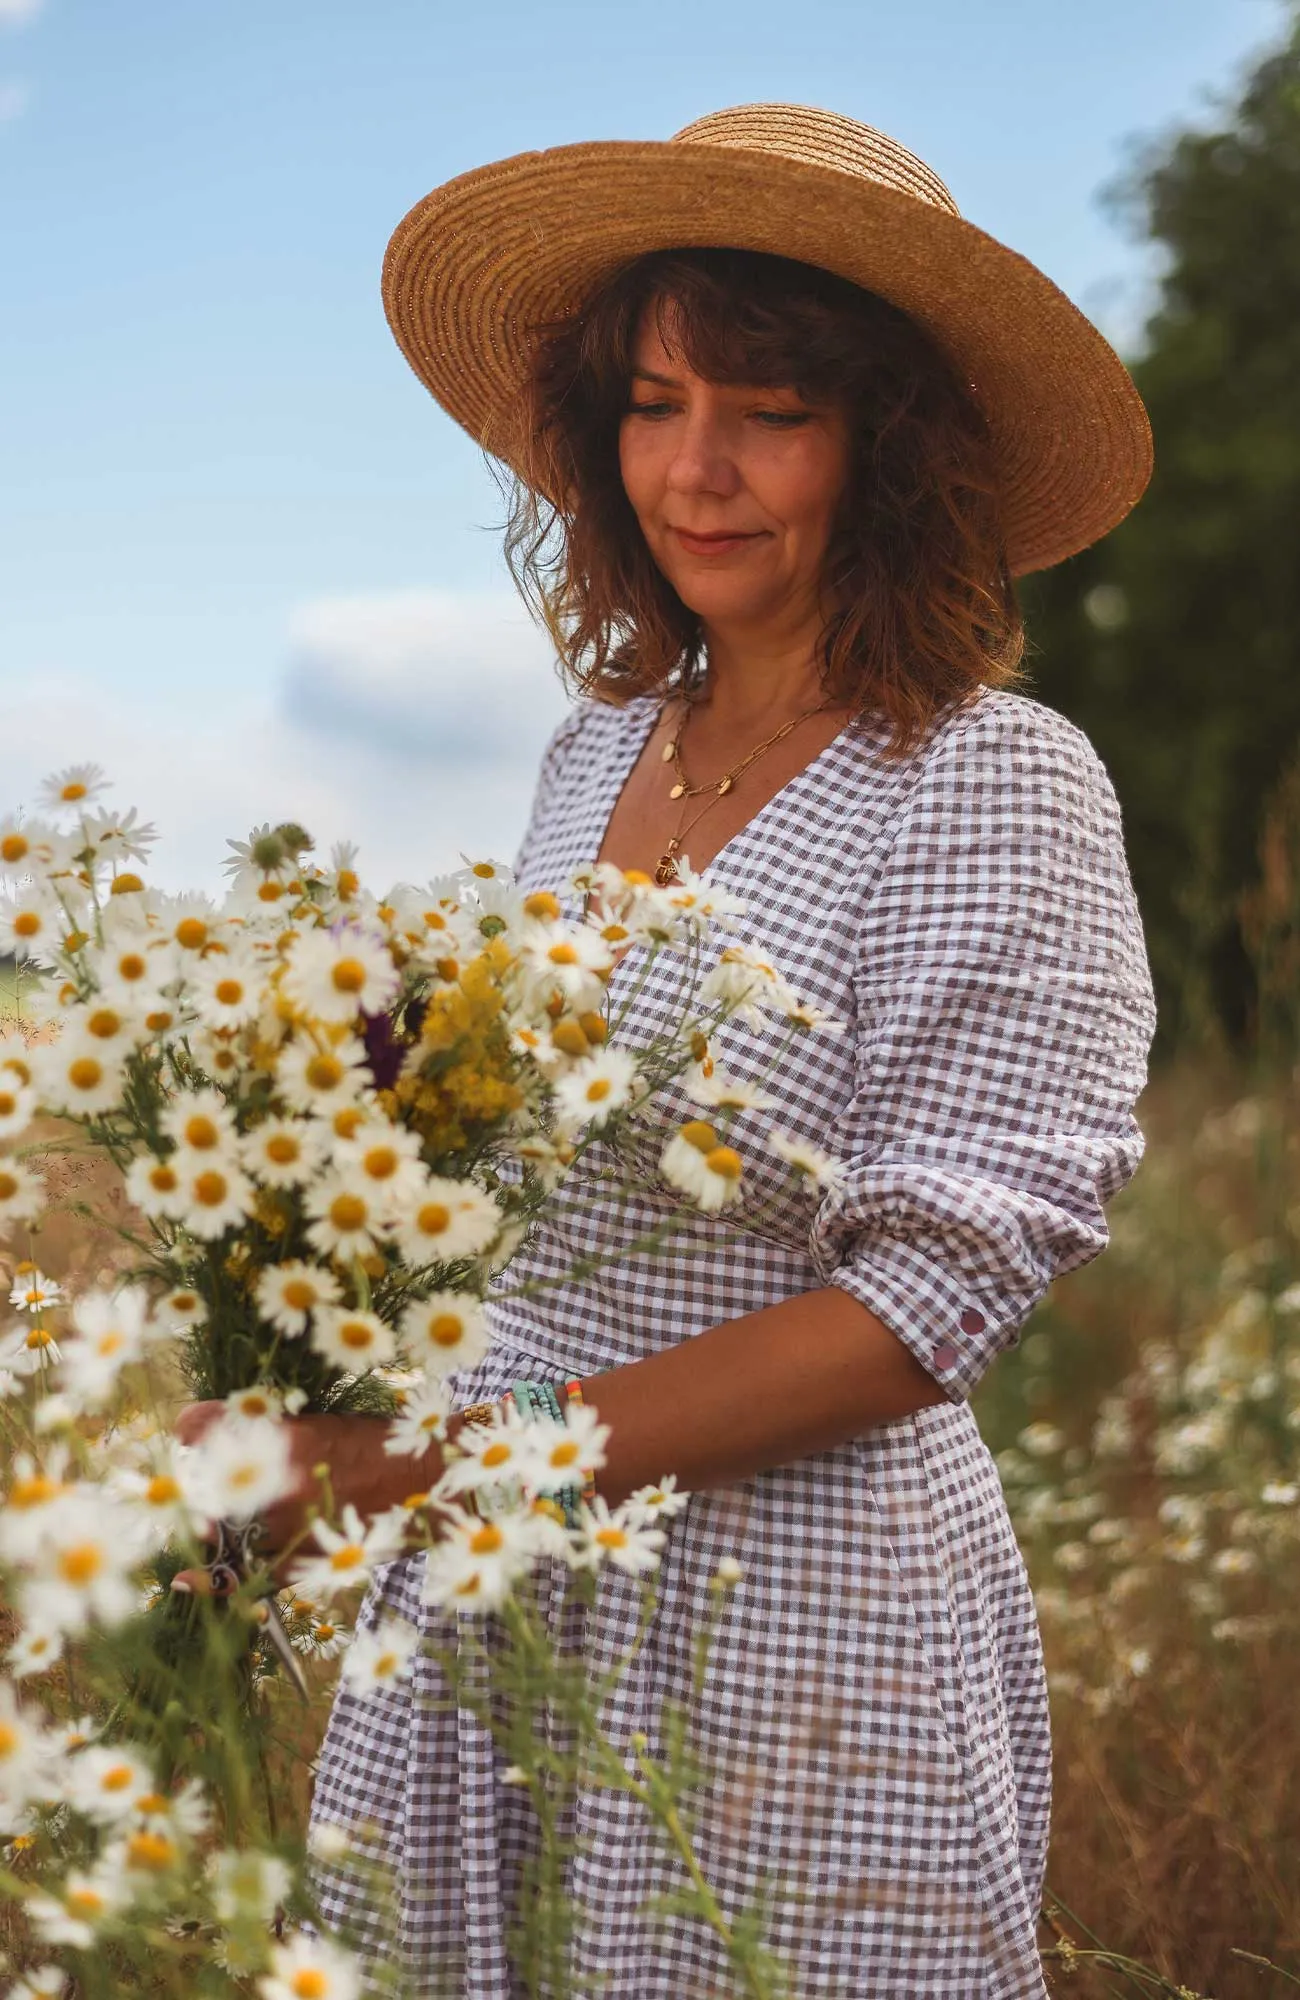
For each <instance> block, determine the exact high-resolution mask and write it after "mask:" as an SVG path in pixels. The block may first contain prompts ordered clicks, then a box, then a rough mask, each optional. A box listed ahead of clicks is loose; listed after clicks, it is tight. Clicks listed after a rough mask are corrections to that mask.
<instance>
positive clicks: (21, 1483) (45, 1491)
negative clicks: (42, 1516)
mask: <svg viewBox="0 0 1300 2000" xmlns="http://www.w3.org/2000/svg"><path fill="white" fill-rule="evenodd" d="M63 1490H64V1489H63V1484H62V1482H61V1481H60V1480H57V1479H49V1478H47V1476H46V1475H45V1473H43V1472H34V1473H33V1474H32V1476H31V1478H30V1479H15V1481H14V1483H13V1485H12V1486H11V1487H10V1489H9V1505H10V1506H11V1507H43V1506H44V1505H45V1503H46V1501H47V1500H53V1499H55V1498H56V1496H57V1495H58V1494H60V1493H62V1492H63Z"/></svg>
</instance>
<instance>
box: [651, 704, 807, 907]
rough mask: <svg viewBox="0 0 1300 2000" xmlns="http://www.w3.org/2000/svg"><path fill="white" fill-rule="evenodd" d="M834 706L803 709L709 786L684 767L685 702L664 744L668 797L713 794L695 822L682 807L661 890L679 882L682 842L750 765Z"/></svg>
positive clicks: (664, 859) (664, 858)
mask: <svg viewBox="0 0 1300 2000" xmlns="http://www.w3.org/2000/svg"><path fill="white" fill-rule="evenodd" d="M832 706H833V704H832V703H831V702H830V701H819V702H818V703H817V705H816V707H815V708H805V709H803V710H802V711H801V713H800V714H798V715H794V716H791V718H790V720H789V722H783V723H782V725H781V727H780V728H779V729H778V730H775V731H774V732H773V734H772V735H771V736H768V737H765V738H764V740H763V742H761V743H757V744H755V746H754V748H753V749H752V750H751V751H749V753H748V754H747V755H746V756H744V757H742V758H741V760H740V762H739V763H738V764H733V765H732V767H731V769H730V770H729V771H724V772H723V774H722V776H721V777H720V778H711V779H710V780H709V782H708V784H707V785H693V784H691V782H690V780H689V779H688V778H687V776H686V772H685V770H684V768H683V766H682V744H683V742H684V740H685V737H686V725H687V722H688V721H689V720H690V714H691V703H690V701H689V700H687V699H683V701H682V705H681V717H680V719H679V721H678V724H677V727H676V729H674V731H673V733H672V735H671V736H670V737H669V739H668V741H667V742H666V743H665V744H664V747H663V751H662V753H661V754H662V757H663V761H664V763H665V764H671V765H672V767H673V779H674V782H673V785H672V787H671V789H670V790H669V793H668V796H669V798H670V799H682V800H683V801H689V800H691V799H698V798H703V796H704V794H705V793H706V792H708V793H710V794H711V796H710V798H709V799H708V800H707V802H706V803H705V804H704V805H702V806H701V807H700V810H699V811H698V812H697V813H696V814H695V816H694V818H693V819H691V820H689V821H687V819H686V804H685V803H684V804H683V806H682V813H681V818H680V819H679V820H678V822H677V831H676V833H675V834H673V836H672V838H671V840H670V841H669V842H668V845H667V847H666V848H665V849H664V851H663V853H662V854H661V855H660V856H659V859H658V861H657V863H656V864H655V871H654V873H655V881H656V882H657V883H658V884H659V886H660V888H661V889H667V888H668V887H669V886H670V885H671V884H672V883H673V882H676V881H678V880H679V876H678V873H677V860H678V856H679V855H680V854H681V851H682V842H683V841H684V840H685V838H686V836H687V834H688V833H690V831H691V830H692V828H693V827H696V826H698V825H699V823H700V821H701V820H702V819H703V818H704V815H705V813H706V812H711V811H712V810H713V807H714V806H715V805H716V804H717V803H718V800H719V799H724V798H725V797H726V796H727V793H728V792H729V791H730V790H731V789H732V787H733V785H734V784H735V782H736V780H737V778H738V777H739V776H740V775H741V773H742V772H743V771H747V770H748V769H749V767H750V765H751V764H754V763H757V761H758V759H759V758H760V757H761V756H762V755H763V753H764V752H765V751H767V750H771V749H774V748H775V746H776V745H777V744H778V743H782V742H784V740H785V738H786V737H787V736H788V735H789V734H790V732H791V731H792V730H794V729H797V728H798V727H799V724H800V723H801V722H807V721H808V719H809V717H810V716H813V715H820V714H821V713H822V711H823V710H824V709H828V708H830V707H832ZM660 713H661V714H662V713H663V711H662V710H661V711H660Z"/></svg>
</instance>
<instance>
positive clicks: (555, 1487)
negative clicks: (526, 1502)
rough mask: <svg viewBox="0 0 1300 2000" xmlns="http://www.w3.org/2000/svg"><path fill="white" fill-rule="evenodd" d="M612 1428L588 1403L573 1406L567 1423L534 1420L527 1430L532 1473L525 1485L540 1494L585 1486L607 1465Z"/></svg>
mask: <svg viewBox="0 0 1300 2000" xmlns="http://www.w3.org/2000/svg"><path fill="white" fill-rule="evenodd" d="M608 1439H609V1425H608V1424H602V1423H601V1422H600V1420H599V1418H598V1416H597V1414H596V1412H595V1410H593V1409H591V1408H590V1407H589V1406H588V1405H587V1404H585V1403H573V1404H570V1406H569V1409H568V1413H567V1416H566V1418H565V1421H564V1422H563V1423H562V1424H557V1423H555V1422H554V1421H553V1420H552V1419H549V1418H546V1417H537V1418H534V1419H533V1420H532V1421H531V1422H530V1423H529V1425H528V1427H527V1443H528V1470H527V1472H526V1473H525V1475H524V1483H525V1485H526V1486H528V1487H529V1488H536V1490H537V1491H538V1492H539V1493H557V1492H558V1491H559V1489H560V1488H561V1487H562V1486H572V1485H581V1484H582V1483H583V1481H585V1480H586V1479H588V1478H590V1476H591V1475H592V1473H595V1472H599V1471H600V1468H601V1466H602V1465H604V1463H605V1445H606V1443H607V1442H608Z"/></svg>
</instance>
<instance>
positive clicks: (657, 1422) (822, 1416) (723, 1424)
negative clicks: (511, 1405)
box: [582, 1285, 946, 1505]
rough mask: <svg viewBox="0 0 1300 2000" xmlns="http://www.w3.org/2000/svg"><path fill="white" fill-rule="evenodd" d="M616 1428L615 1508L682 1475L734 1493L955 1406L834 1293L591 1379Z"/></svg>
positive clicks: (610, 1480) (610, 1470) (897, 1345)
mask: <svg viewBox="0 0 1300 2000" xmlns="http://www.w3.org/2000/svg"><path fill="white" fill-rule="evenodd" d="M582 1390H583V1396H584V1398H585V1399H586V1401H588V1402H589V1403H590V1404H591V1405H592V1406H593V1408H594V1409H596V1410H597V1411H598V1412H599V1415H600V1418H601V1420H602V1422H604V1423H607V1424H609V1425H610V1427H611V1435H610V1440H609V1446H608V1459H607V1463H606V1465H605V1467H604V1470H603V1471H602V1472H601V1473H600V1474H599V1476H598V1478H597V1482H596V1483H597V1487H598V1489H599V1491H600V1492H601V1493H602V1494H603V1495H604V1497H605V1498H606V1499H607V1500H608V1501H609V1502H610V1503H611V1505H612V1504H615V1503H616V1502H618V1501H619V1500H622V1499H624V1498H626V1496H627V1495H628V1494H629V1493H632V1492H635V1490H636V1489H637V1487H638V1486H645V1485H648V1484H650V1483H651V1482H653V1481H655V1480H658V1479H661V1478H663V1477H664V1476H665V1474H667V1473H675V1474H676V1476H677V1479H678V1481H679V1483H680V1484H681V1485H682V1486H683V1487H685V1488H686V1489H687V1490H688V1491H702V1490H703V1489H705V1488H708V1487H712V1486H727V1485H730V1484H732V1483H733V1482H735V1481H737V1480H742V1479H748V1478H749V1477H751V1475H752V1474H754V1473H755V1472H760V1471H763V1470H764V1469H765V1468H767V1467H768V1466H773V1465H784V1464H788V1463H789V1462H790V1461H791V1460H792V1459H797V1458H804V1457H807V1456H808V1454H810V1453H811V1452H817V1451H826V1450H829V1449H830V1448H831V1447H832V1446H834V1445H837V1444H843V1443H844V1441H845V1439H847V1438H851V1437H856V1436H858V1435H859V1434H860V1433H861V1432H862V1431H865V1430H869V1429H870V1428H871V1426H872V1425H873V1424H881V1423H888V1422H890V1421H891V1420H893V1419H895V1418H898V1417H905V1416H908V1415H910V1414H911V1412H912V1411H913V1410H919V1409H923V1408H925V1407H926V1406H927V1405H928V1404H931V1403H941V1402H944V1401H945V1400H946V1398H945V1395H944V1391H943V1390H942V1388H940V1386H939V1384H938V1383H937V1382H936V1381H935V1379H934V1377H933V1376H932V1375H930V1374H929V1373H928V1372H927V1371H926V1369H924V1368H923V1367H922V1366H921V1363H920V1362H919V1361H918V1360H917V1359H916V1358H915V1356H914V1355H913V1354H912V1353H911V1352H910V1351H909V1349H907V1348H906V1347H905V1346H904V1345H903V1343H902V1341H901V1340H899V1339H898V1338H897V1337H896V1336H895V1335H894V1334H893V1333H891V1332H890V1330H889V1328H888V1327H887V1326H885V1325H884V1323H883V1322H882V1321H881V1320H879V1319H877V1318H876V1316H875V1314H874V1313H873V1312H870V1311H869V1310H868V1309H867V1307H866V1306H864V1305H860V1304H859V1303H858V1301H857V1300H856V1299H854V1298H851V1297H850V1296H849V1294H848V1293H847V1292H843V1291H840V1290H839V1288H838V1287H836V1286H834V1285H831V1286H827V1287H826V1288H825V1289H824V1290H821V1291H816V1292H802V1293H800V1294H798V1295H797V1296H796V1297H794V1298H791V1299H783V1300H782V1301H781V1303H780V1304H779V1305H774V1306H766V1307H764V1308H763V1310H762V1311H761V1312H753V1313H746V1314H744V1315H743V1316H742V1317H741V1318H739V1319H733V1320H726V1321H724V1322H723V1324H722V1325H720V1326H714V1327H710V1328H709V1329H708V1330H707V1332H705V1333H701V1334H697V1335H696V1336H695V1337H694V1338H693V1339H690V1340H683V1341H681V1342H680V1343H679V1344H678V1345H677V1346H675V1347H669V1348H665V1349H664V1350H663V1351H662V1352H661V1353H659V1354H653V1355H651V1356H650V1357H649V1358H648V1359H647V1360H645V1361H634V1362H630V1363H628V1364H627V1365H626V1366H625V1367H622V1368H614V1369H611V1370H609V1372H608V1373H606V1374H603V1375H593V1376H590V1377H589V1378H587V1379H586V1380H584V1382H583V1385H582Z"/></svg>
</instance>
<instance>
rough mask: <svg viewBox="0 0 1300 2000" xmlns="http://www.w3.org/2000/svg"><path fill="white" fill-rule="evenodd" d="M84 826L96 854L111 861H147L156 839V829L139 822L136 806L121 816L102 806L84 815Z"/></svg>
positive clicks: (138, 811) (138, 812) (138, 809)
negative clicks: (96, 810)
mask: <svg viewBox="0 0 1300 2000" xmlns="http://www.w3.org/2000/svg"><path fill="white" fill-rule="evenodd" d="M83 825H84V827H85V832H86V838H87V841H88V842H89V844H90V846H91V847H93V848H94V850H95V853H96V854H97V855H100V856H102V857H104V858H105V859H106V860H110V861H147V860H148V859H149V849H150V848H151V847H152V846H153V844H154V842H155V841H156V840H157V838H158V829H157V827H156V826H153V825H151V824H149V823H147V822H145V821H142V820H141V819H140V808H139V807H138V806H132V807H131V809H130V811H129V812H124V813H115V812H113V811H111V810H110V808H109V807H107V806H101V807H100V809H99V811H98V812H93V813H88V814H87V815H86V817H85V819H84V821H83Z"/></svg>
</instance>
